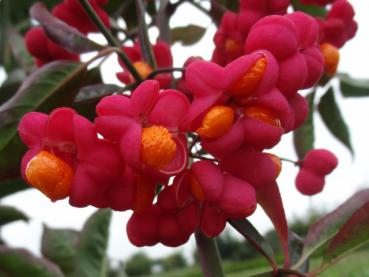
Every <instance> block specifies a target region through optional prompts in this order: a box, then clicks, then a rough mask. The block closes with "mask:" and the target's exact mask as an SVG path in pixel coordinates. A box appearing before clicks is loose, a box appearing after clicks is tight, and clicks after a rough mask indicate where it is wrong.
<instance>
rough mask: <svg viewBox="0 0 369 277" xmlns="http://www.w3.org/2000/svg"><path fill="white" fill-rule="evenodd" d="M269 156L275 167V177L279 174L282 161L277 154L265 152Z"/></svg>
mask: <svg viewBox="0 0 369 277" xmlns="http://www.w3.org/2000/svg"><path fill="white" fill-rule="evenodd" d="M266 154H267V155H268V156H269V158H270V159H271V160H272V162H273V164H274V167H275V177H276V178H277V177H278V176H279V174H280V173H281V171H282V162H281V159H280V158H279V157H278V156H277V155H274V154H272V153H266Z"/></svg>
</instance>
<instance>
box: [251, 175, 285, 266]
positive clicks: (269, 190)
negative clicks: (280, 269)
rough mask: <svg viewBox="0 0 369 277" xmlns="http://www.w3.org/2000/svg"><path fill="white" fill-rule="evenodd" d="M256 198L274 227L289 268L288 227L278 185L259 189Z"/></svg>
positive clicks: (269, 185) (272, 183)
mask: <svg viewBox="0 0 369 277" xmlns="http://www.w3.org/2000/svg"><path fill="white" fill-rule="evenodd" d="M256 197H257V202H258V203H259V204H260V206H261V207H262V208H263V210H264V211H265V213H266V214H267V215H268V217H269V218H270V220H271V221H272V223H273V225H274V228H275V230H276V232H277V234H278V237H279V240H280V243H281V246H282V249H283V252H284V256H285V260H284V264H285V265H286V266H287V265H288V264H289V252H288V225H287V219H286V214H285V211H284V207H283V202H282V198H281V194H280V192H279V188H278V184H277V183H276V182H271V183H270V184H268V185H266V186H263V187H260V188H257V189H256Z"/></svg>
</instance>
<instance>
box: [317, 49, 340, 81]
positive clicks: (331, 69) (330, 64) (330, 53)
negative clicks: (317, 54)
mask: <svg viewBox="0 0 369 277" xmlns="http://www.w3.org/2000/svg"><path fill="white" fill-rule="evenodd" d="M320 51H322V54H323V58H324V67H325V72H326V73H327V74H328V75H334V74H336V71H337V67H338V62H339V60H340V53H339V51H338V48H337V47H335V46H333V45H332V44H330V43H322V44H321V45H320Z"/></svg>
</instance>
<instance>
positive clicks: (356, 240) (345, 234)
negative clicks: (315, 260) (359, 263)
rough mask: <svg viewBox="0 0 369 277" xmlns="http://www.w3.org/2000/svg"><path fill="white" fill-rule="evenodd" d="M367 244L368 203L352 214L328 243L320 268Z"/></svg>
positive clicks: (368, 237)
mask: <svg viewBox="0 0 369 277" xmlns="http://www.w3.org/2000/svg"><path fill="white" fill-rule="evenodd" d="M368 242H369V202H367V203H366V204H364V205H363V206H362V207H360V208H359V209H358V210H356V211H355V212H354V214H353V215H352V216H351V217H350V219H349V220H348V221H347V222H346V223H345V224H344V225H343V226H342V228H341V229H340V230H339V232H338V233H337V235H336V236H335V237H334V238H333V239H332V241H331V242H330V243H329V245H328V247H327V250H326V252H325V254H324V256H323V263H322V267H323V268H324V269H325V268H326V267H328V266H329V265H332V264H333V263H335V262H337V261H338V260H340V259H342V258H343V257H344V256H346V255H347V254H349V253H351V252H353V251H354V250H356V249H358V248H359V247H360V246H362V245H364V244H366V243H368Z"/></svg>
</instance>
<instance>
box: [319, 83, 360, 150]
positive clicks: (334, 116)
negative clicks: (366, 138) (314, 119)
mask: <svg viewBox="0 0 369 277" xmlns="http://www.w3.org/2000/svg"><path fill="white" fill-rule="evenodd" d="M318 108H319V113H320V115H321V116H322V119H323V121H324V123H325V125H326V126H327V128H328V129H329V131H331V133H332V134H333V135H334V136H335V137H336V138H337V139H338V140H339V141H341V142H342V143H343V144H344V145H345V146H346V147H347V148H348V149H349V150H350V151H351V153H353V148H352V145H351V140H350V133H349V130H348V127H347V125H346V122H345V120H344V119H343V117H342V115H341V111H340V109H339V107H338V105H337V103H336V99H335V97H334V92H333V89H332V88H329V90H328V91H327V92H326V93H325V94H324V95H323V97H322V98H321V99H320V103H319V106H318Z"/></svg>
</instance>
